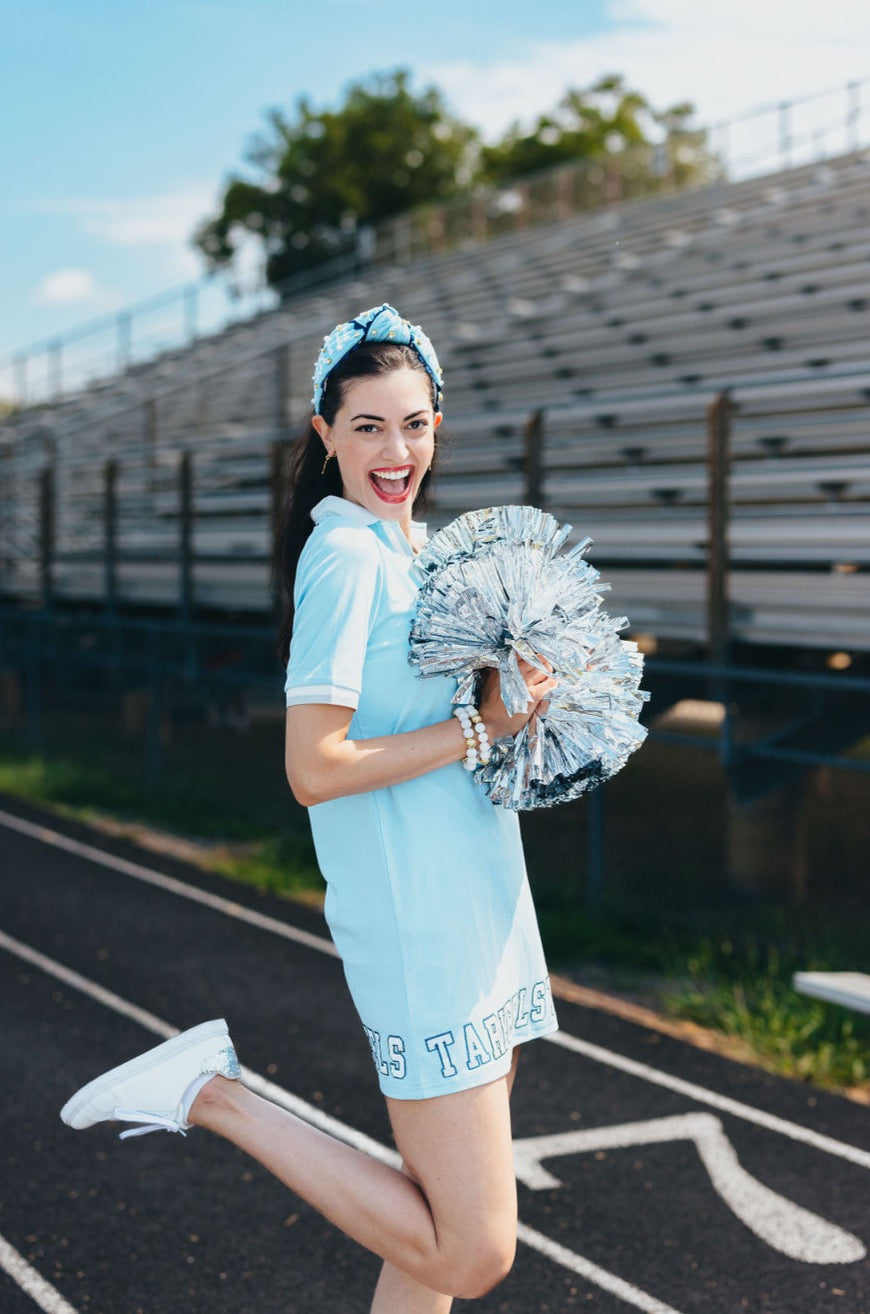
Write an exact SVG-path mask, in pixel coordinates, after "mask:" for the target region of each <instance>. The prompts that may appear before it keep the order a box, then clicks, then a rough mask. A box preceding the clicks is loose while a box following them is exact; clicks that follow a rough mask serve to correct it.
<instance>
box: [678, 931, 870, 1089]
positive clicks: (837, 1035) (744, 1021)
mask: <svg viewBox="0 0 870 1314" xmlns="http://www.w3.org/2000/svg"><path fill="white" fill-rule="evenodd" d="M797 968H807V969H809V970H811V971H813V970H818V971H825V970H830V968H831V964H830V961H824V960H822V961H819V960H815V961H813V960H810V961H808V962H794V963H791V964H789V963H785V962H783V960H782V959H781V957H780V954H779V952H778V950H777V948H776V947H775V946H770V945H753V946H750V947H749V948H748V949H747V950H744V951H743V952H740V953H736V952H735V948H734V945H733V943H732V942H731V941H730V940H723V941H720V942H719V943H718V944H716V943H713V942H711V941H709V940H705V941H702V942H701V943H700V944H699V946H698V948H697V949H696V951H695V952H694V953H692V954H690V955H688V956H687V957H686V959H685V972H686V981H685V985H683V986H681V987H677V988H672V989H670V990H668V991H666V992H665V993H664V994H663V996H662V1002H663V1004H664V1006H665V1008H666V1009H667V1011H668V1012H670V1013H671V1014H673V1015H674V1016H677V1017H683V1018H688V1019H690V1020H691V1021H693V1022H699V1023H700V1024H701V1025H703V1026H707V1027H712V1028H713V1029H714V1030H717V1031H722V1032H724V1033H725V1034H726V1035H728V1036H734V1037H736V1038H737V1039H739V1040H742V1041H744V1042H745V1043H746V1044H748V1045H749V1046H750V1047H751V1049H752V1050H753V1052H754V1053H755V1054H756V1055H757V1057H758V1059H759V1061H760V1062H761V1063H762V1065H763V1066H764V1067H765V1068H766V1069H767V1070H768V1071H770V1072H776V1073H779V1074H780V1075H781V1076H786V1077H794V1078H796V1079H798V1080H800V1081H807V1082H811V1083H812V1084H814V1085H818V1086H826V1087H834V1088H837V1087H855V1086H863V1085H865V1083H867V1082H868V1078H870V1019H866V1018H864V1017H863V1016H861V1015H853V1014H852V1013H851V1012H850V1011H849V1010H848V1009H845V1008H840V1007H838V1006H837V1005H836V1004H828V1003H825V1002H823V1001H822V1000H819V999H810V998H808V997H807V996H805V995H799V994H797V992H796V991H795V990H793V989H792V986H791V977H792V972H793V971H794V970H796V969H797Z"/></svg>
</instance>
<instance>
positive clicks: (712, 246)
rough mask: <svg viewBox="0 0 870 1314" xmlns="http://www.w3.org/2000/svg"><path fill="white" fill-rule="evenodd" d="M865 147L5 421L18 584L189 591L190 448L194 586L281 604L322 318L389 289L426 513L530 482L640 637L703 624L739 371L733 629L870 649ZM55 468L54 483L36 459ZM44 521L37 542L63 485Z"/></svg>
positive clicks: (409, 277) (2, 529)
mask: <svg viewBox="0 0 870 1314" xmlns="http://www.w3.org/2000/svg"><path fill="white" fill-rule="evenodd" d="M868 217H870V158H868V156H867V155H866V154H865V153H853V154H851V155H848V156H844V157H841V158H840V159H837V160H834V161H828V162H826V163H824V164H819V165H811V166H805V167H803V168H800V169H794V170H790V171H787V172H783V173H779V174H776V175H773V176H768V177H765V178H761V179H758V178H756V179H752V180H749V181H745V182H740V183H735V184H730V185H722V184H716V185H714V186H711V187H709V188H703V189H699V190H696V191H689V192H685V193H683V194H678V195H672V196H668V197H661V198H654V199H651V200H646V201H636V202H632V203H630V204H626V205H622V206H618V207H614V208H611V209H608V210H604V211H599V212H596V213H591V214H586V215H579V216H575V217H573V218H571V219H564V220H560V221H559V222H557V223H548V224H546V225H542V226H539V227H536V228H527V229H518V230H517V231H516V232H514V233H511V234H510V235H507V236H503V237H499V238H495V239H492V240H490V241H488V242H481V243H478V244H468V245H465V246H462V247H459V248H456V249H454V250H452V251H447V252H443V253H441V254H432V255H428V256H426V257H424V258H421V259H419V260H417V261H415V262H414V264H413V265H400V264H393V265H379V266H372V267H370V268H369V269H367V270H366V271H365V272H364V273H363V274H361V275H357V276H355V277H353V278H348V279H345V280H344V281H342V282H337V283H335V284H332V285H330V286H328V287H326V288H321V289H319V290H317V291H312V292H309V293H307V294H305V295H300V296H297V297H295V298H293V299H292V300H290V301H288V302H286V303H285V304H284V305H282V307H281V308H280V309H279V310H276V311H273V312H270V313H267V314H263V315H260V316H258V317H257V318H255V319H252V320H250V321H248V322H246V323H241V324H236V325H234V326H233V327H232V328H231V329H228V330H226V331H225V332H223V333H222V334H220V335H216V336H214V337H210V338H203V339H202V340H200V341H199V342H197V343H196V344H194V345H193V346H191V347H189V348H187V349H185V350H179V351H173V352H167V353H165V354H164V355H162V356H161V357H158V358H157V359H155V360H153V361H151V362H148V363H146V364H144V365H137V366H136V367H135V368H131V369H129V370H128V371H126V372H125V373H124V374H123V375H119V376H118V377H116V378H114V379H110V380H108V381H106V382H105V383H103V384H100V385H94V386H92V387H90V388H88V389H86V390H84V391H82V392H80V393H78V394H76V395H74V396H71V397H69V398H68V399H66V400H64V401H59V402H57V403H54V404H51V405H45V406H40V407H31V408H24V409H21V410H19V411H18V412H16V413H15V414H14V415H13V416H12V417H10V419H8V420H7V421H6V422H4V423H3V424H2V425H0V594H2V595H5V596H6V597H8V598H9V597H11V598H18V599H28V598H37V597H39V596H40V595H41V593H43V592H44V591H45V588H46V559H47V554H48V555H49V556H50V558H51V561H50V567H51V570H50V587H51V590H52V593H53V595H54V596H55V597H56V598H57V599H58V600H68V601H99V600H100V599H101V598H102V597H103V594H104V591H105V588H106V578H107V576H106V569H105V566H106V552H107V547H106V543H107V532H106V523H105V521H106V506H107V502H106V487H107V484H106V481H107V477H108V476H107V473H106V463H107V461H109V460H111V461H112V462H114V463H115V473H114V475H113V478H114V480H115V483H114V485H113V487H114V497H115V502H114V507H115V510H114V513H113V514H114V517H115V520H114V524H115V528H114V531H113V532H114V540H113V541H114V547H113V552H114V554H115V560H116V579H115V583H114V586H113V587H115V588H116V590H117V598H118V601H119V602H122V603H124V604H128V605H137V604H143V605H144V604H159V605H164V606H171V605H174V604H175V603H176V602H177V600H178V591H179V565H178V561H179V542H180V537H181V535H182V528H181V526H182V519H183V512H182V503H183V496H182V493H181V491H180V481H179V469H180V462H181V455H182V454H183V453H187V454H188V464H187V469H188V471H189V472H190V479H191V489H192V491H191V493H190V497H191V498H192V503H191V505H192V518H191V520H190V534H191V543H190V560H191V561H192V567H191V569H192V592H193V601H194V603H195V605H197V606H199V607H202V608H209V609H217V610H224V611H248V612H257V611H263V610H265V609H267V608H268V606H269V605H270V595H269V582H268V557H269V546H270V540H271V534H272V515H273V498H274V471H275V465H274V457H273V444H275V443H276V442H278V443H281V442H286V440H287V438H288V435H289V434H290V433H292V431H293V430H294V429H295V428H296V427H297V426H298V425H299V424H300V423H301V421H302V420H303V419H304V417H305V416H306V414H307V412H308V405H309V396H310V373H311V362H312V360H313V359H314V356H315V355H316V352H317V349H318V347H319V344H320V341H321V338H322V336H323V334H324V333H325V332H326V331H328V329H329V328H331V327H332V325H333V324H334V323H335V322H336V321H337V320H338V319H341V318H345V317H346V316H347V315H348V314H350V313H353V312H354V311H355V310H358V309H360V308H361V307H362V306H365V305H370V304H376V303H377V302H379V301H382V300H390V301H393V302H394V303H395V304H397V305H398V306H399V307H400V308H401V310H402V312H403V314H405V315H407V316H408V317H409V318H411V319H414V320H419V321H420V322H421V323H423V324H424V325H425V327H426V330H427V332H428V333H429V334H430V336H431V337H432V338H433V340H434V341H435V343H436V345H437V346H438V349H439V354H440V355H441V359H442V363H443V365H444V369H445V376H446V383H447V391H446V403H445V405H446V412H447V424H446V425H445V429H449V440H448V441H447V442H446V443H445V444H444V450H443V452H442V457H441V469H440V473H439V478H438V483H437V489H436V493H435V497H434V503H433V507H432V511H431V514H430V520H431V521H432V523H433V524H435V525H438V524H442V523H444V522H445V521H446V520H448V519H449V518H451V517H452V516H453V515H455V514H458V513H459V512H461V511H463V510H466V509H468V508H470V507H473V506H480V505H486V504H492V503H500V502H509V501H523V500H526V498H527V496H528V493H529V471H528V464H527V459H526V450H527V448H526V443H527V431H528V425H529V420H530V416H531V415H532V414H533V413H537V416H538V419H537V424H538V432H539V433H540V435H541V445H540V476H539V484H538V489H539V495H540V499H541V500H542V501H543V504H544V505H546V506H547V508H548V509H550V510H552V511H553V513H554V514H556V515H557V516H558V517H559V518H561V519H567V520H570V521H571V523H572V524H573V525H574V528H575V532H576V534H577V536H582V535H586V534H589V535H590V536H591V537H592V538H593V540H594V547H593V549H592V553H591V559H592V560H593V561H594V563H595V564H596V565H597V566H598V567H599V568H600V569H601V571H602V574H603V575H604V576H605V578H607V579H608V580H609V581H610V582H611V583H612V586H613V592H612V602H611V603H608V605H609V606H611V605H612V607H613V608H614V609H616V610H619V611H625V612H626V614H628V615H629V616H630V617H631V619H632V623H633V627H634V630H635V632H640V631H648V632H650V633H653V634H655V635H657V636H660V637H662V638H673V639H686V640H689V641H698V640H703V638H704V635H705V624H706V622H705V601H704V599H705V587H706V583H705V581H706V575H705V564H706V560H707V542H706V541H707V536H708V529H707V482H708V473H707V450H706V415H707V410H708V407H709V405H710V403H711V401H712V400H713V399H714V398H715V397H716V396H717V395H718V394H720V393H722V392H723V391H725V390H727V391H728V394H729V396H730V399H731V403H732V411H733V425H732V437H731V460H730V471H729V500H730V528H729V540H730V569H729V591H730V599H731V629H732V632H733V633H734V635H735V636H736V637H738V638H739V639H742V640H744V641H746V642H750V643H765V644H768V643H770V644H788V645H792V646H795V645H796V646H807V647H824V648H845V649H848V650H868V649H870V586H868V580H870V356H868V343H870V332H868V326H870V226H868ZM47 470H51V472H52V473H51V485H50V493H47V492H46V483H45V479H46V476H45V471H47ZM47 499H48V502H49V503H50V508H51V533H50V538H51V543H50V545H49V547H50V550H49V547H47V545H46V533H47V531H46V528H45V524H46V514H47V513H46V505H47Z"/></svg>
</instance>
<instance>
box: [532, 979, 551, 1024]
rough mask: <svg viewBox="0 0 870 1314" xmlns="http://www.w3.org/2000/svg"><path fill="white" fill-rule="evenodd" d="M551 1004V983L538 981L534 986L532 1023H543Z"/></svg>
mask: <svg viewBox="0 0 870 1314" xmlns="http://www.w3.org/2000/svg"><path fill="white" fill-rule="evenodd" d="M549 1002H550V983H549V981H536V982H535V984H534V985H533V986H532V1021H533V1022H543V1020H544V1018H545V1017H546V1016H547V1011H548V1004H549Z"/></svg>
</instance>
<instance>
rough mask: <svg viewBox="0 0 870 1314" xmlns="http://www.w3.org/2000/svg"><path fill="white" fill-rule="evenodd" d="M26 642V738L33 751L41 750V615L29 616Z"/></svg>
mask: <svg viewBox="0 0 870 1314" xmlns="http://www.w3.org/2000/svg"><path fill="white" fill-rule="evenodd" d="M28 628H29V630H30V642H29V643H28V644H27V739H28V742H29V744H30V747H31V749H32V751H33V752H34V753H41V752H42V617H41V616H40V614H39V612H34V613H33V614H32V615H31V617H30V625H29V626H28Z"/></svg>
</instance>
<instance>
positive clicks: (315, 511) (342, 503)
mask: <svg viewBox="0 0 870 1314" xmlns="http://www.w3.org/2000/svg"><path fill="white" fill-rule="evenodd" d="M326 516H339V517H340V518H341V519H342V520H344V521H348V522H349V523H350V524H352V525H378V524H380V525H387V526H395V528H396V529H397V530H398V531H399V534H400V535H401V537H402V538H403V539H404V541H405V542H406V543H407V542H408V540H407V539H406V538H405V535H404V533H403V532H402V528H401V526H400V525H398V524H396V521H395V520H382V519H381V517H380V516H376V515H375V514H374V512H372V511H369V510H368V509H367V508H366V507H364V506H360V505H359V503H358V502H349V501H348V499H347V498H346V497H337V496H336V495H335V493H330V494H329V496H328V497H323V498H321V500H320V501H319V502H318V503H317V505H316V506H315V507H312V509H311V519H312V520H313V521H314V523H315V524H316V525H319V524H320V522H321V520H323V519H324V518H325V517H326ZM425 543H426V526H425V524H424V523H423V522H422V521H419V520H412V521H411V547H412V548H413V549H414V551H415V552H419V551H420V548H421V547H423V546H424V545H425Z"/></svg>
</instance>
